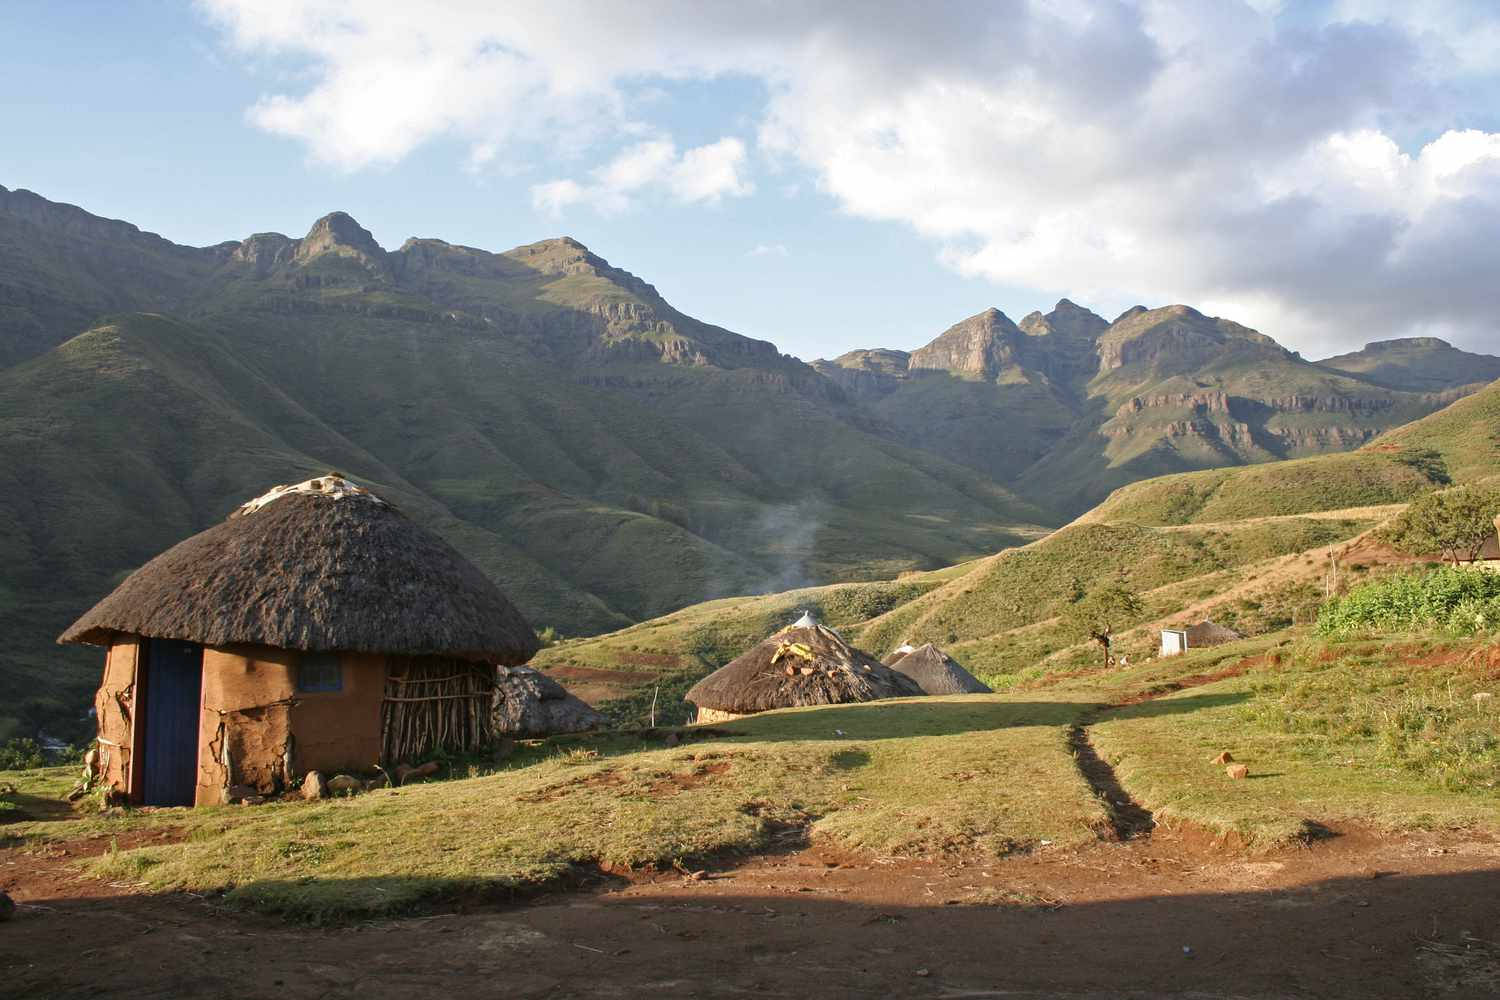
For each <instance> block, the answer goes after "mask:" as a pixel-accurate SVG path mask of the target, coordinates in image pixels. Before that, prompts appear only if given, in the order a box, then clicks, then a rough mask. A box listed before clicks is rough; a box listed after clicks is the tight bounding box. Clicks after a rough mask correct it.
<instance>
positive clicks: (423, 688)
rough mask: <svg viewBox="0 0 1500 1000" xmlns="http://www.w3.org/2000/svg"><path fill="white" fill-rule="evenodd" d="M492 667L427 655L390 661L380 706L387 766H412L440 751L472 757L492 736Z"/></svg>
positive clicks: (493, 670) (493, 676)
mask: <svg viewBox="0 0 1500 1000" xmlns="http://www.w3.org/2000/svg"><path fill="white" fill-rule="evenodd" d="M494 690H495V668H494V667H490V666H486V665H485V664H481V663H471V662H469V661H467V660H450V659H440V658H437V657H430V656H420V657H418V656H411V657H392V658H391V659H390V660H389V669H388V671H387V673H386V680H385V702H384V703H383V704H382V705H381V708H380V713H381V719H380V721H381V731H382V732H383V734H384V756H385V760H386V761H387V762H388V763H391V764H395V763H399V762H401V761H414V760H417V759H418V758H420V757H422V756H424V755H426V754H428V753H431V752H432V751H433V750H435V749H438V748H440V747H441V748H442V749H444V750H451V751H455V752H460V753H462V752H472V751H475V750H478V749H480V748H481V747H483V746H485V745H487V744H488V743H489V742H490V741H491V737H492V735H493V732H494V727H493V723H492V722H491V718H490V710H491V700H492V698H493V696H494Z"/></svg>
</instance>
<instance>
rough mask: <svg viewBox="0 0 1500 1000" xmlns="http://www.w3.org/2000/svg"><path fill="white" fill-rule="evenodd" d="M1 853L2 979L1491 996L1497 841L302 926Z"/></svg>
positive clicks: (1107, 848) (860, 865) (704, 992)
mask: <svg viewBox="0 0 1500 1000" xmlns="http://www.w3.org/2000/svg"><path fill="white" fill-rule="evenodd" d="M99 847H100V845H98V844H92V843H78V844H73V845H67V847H66V849H67V850H68V851H69V854H68V856H66V857H65V856H62V855H60V854H57V853H56V852H54V854H53V856H52V857H40V858H38V857H33V856H29V855H23V854H20V853H18V851H16V850H14V849H12V850H9V851H4V852H0V873H4V874H0V878H3V880H4V884H5V885H6V886H7V887H8V888H9V890H10V891H11V892H12V894H13V895H14V896H15V897H16V899H17V901H18V902H20V903H22V906H21V908H20V909H19V910H18V911H17V916H16V918H15V919H13V920H12V921H10V922H9V923H6V924H0V996H4V997H7V998H9V997H36V998H45V997H86V996H87V997H132V998H151V997H181V996H236V997H268V998H276V1000H297V998H304V997H306V998H320V1000H334V998H357V1000H381V998H385V997H405V998H410V997H425V996H439V995H446V996H458V997H488V996H503V997H588V998H595V997H598V998H606V997H636V996H646V997H741V996H747V995H753V996H761V997H809V996H818V997H930V998H940V1000H941V998H950V1000H957V998H980V997H1007V998H1011V1000H1015V998H1029V997H1043V996H1048V997H1054V996H1062V997H1074V998H1083V997H1088V998H1094V997H1099V998H1102V997H1182V998H1186V997H1196V998H1199V1000H1207V998H1218V997H1222V998H1227V997H1371V996H1392V997H1396V996H1399V997H1421V996H1438V997H1492V996H1495V995H1497V992H1500V944H1497V942H1496V937H1497V934H1496V919H1497V917H1500V839H1496V838H1494V837H1477V836H1465V835H1459V834H1442V835H1439V834H1423V835H1418V836H1402V837H1379V836H1374V835H1370V834H1365V833H1362V832H1359V831H1346V832H1345V835H1343V836H1340V837H1336V838H1335V839H1333V840H1330V841H1327V842H1325V843H1322V844H1319V845H1317V846H1315V847H1312V848H1302V849H1289V850H1286V851H1282V852H1278V853H1274V854H1267V855H1253V856H1251V855H1244V854H1241V853H1238V852H1234V851H1225V850H1223V849H1220V848H1216V847H1215V846H1213V845H1212V844H1211V843H1209V841H1208V840H1207V838H1202V837H1194V836H1191V835H1186V834H1183V833H1181V832H1174V831H1162V830H1158V831H1157V833H1156V835H1155V836H1154V837H1152V838H1150V839H1149V840H1133V841H1125V842H1122V843H1101V844H1099V845H1098V846H1097V847H1093V848H1090V849H1087V850H1084V851H1081V852H1080V851H1061V850H1059V851H1052V850H1048V849H1043V850H1041V851H1039V852H1037V853H1036V854H1033V855H1030V856H1026V857H1018V858H1013V859H1010V860H1007V861H1003V862H992V863H989V864H983V865H976V864H965V863H962V862H959V861H947V862H932V863H913V862H894V861H890V860H889V859H879V858H870V857H862V856H854V855H849V854H846V853H841V852H837V851H833V850H830V849H828V848H826V847H824V846H821V845H816V844H815V845H814V846H812V847H810V848H808V849H805V850H802V851H800V852H797V853H794V854H791V855H785V856H779V857H778V856H767V857H755V858H750V859H747V860H746V861H745V863H743V864H741V865H739V866H738V867H735V868H733V869H728V870H724V871H721V872H715V873H710V874H708V875H706V876H705V877H703V878H702V879H701V880H693V879H690V878H684V877H683V876H681V875H679V874H677V873H675V872H674V873H667V874H661V875H653V874H651V873H636V874H634V875H632V876H630V877H629V878H619V879H616V880H615V881H614V882H613V883H612V884H610V885H607V886H603V887H601V888H600V889H598V890H597V891H592V892H574V893H564V894H558V895H555V896H551V897H545V898H542V899H539V900H533V901H532V902H530V903H528V904H525V905H518V906H512V907H496V906H476V907H454V908H452V910H451V912H439V913H435V914H432V915H429V916H425V917H420V918H416V919H408V920H398V921H388V922H381V923H375V924H364V925H360V926H355V927H345V928H339V929H309V928H303V927H295V926H290V925H287V924H283V923H280V922H278V921H275V920H272V919H269V918H263V917H254V916H245V915H240V914H237V913H234V912H231V911H228V910H226V909H224V908H223V907H222V906H220V905H218V904H216V903H215V901H214V900H212V899H201V898H196V897H191V896H186V895H167V896H152V895H145V894H138V893H135V892H133V891H132V890H130V889H129V888H111V887H109V886H107V885H105V884H103V883H99V882H91V881H88V880H79V879H77V877H76V876H74V875H72V874H71V872H70V870H69V869H68V867H67V865H68V862H69V859H70V858H74V859H76V857H77V856H78V855H79V854H80V853H85V852H88V851H92V850H94V849H97V848H99Z"/></svg>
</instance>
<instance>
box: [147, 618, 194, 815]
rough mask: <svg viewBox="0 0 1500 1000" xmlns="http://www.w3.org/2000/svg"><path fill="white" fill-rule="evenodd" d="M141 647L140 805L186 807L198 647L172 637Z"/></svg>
mask: <svg viewBox="0 0 1500 1000" xmlns="http://www.w3.org/2000/svg"><path fill="white" fill-rule="evenodd" d="M145 645H146V671H145V685H144V690H143V692H142V694H143V697H144V699H145V711H144V713H143V715H142V718H143V720H144V722H145V727H144V728H145V731H144V732H143V733H142V734H141V749H140V760H141V774H140V797H141V803H142V804H143V805H148V806H190V805H192V804H193V800H194V797H195V796H196V794H197V789H198V727H199V717H200V715H201V708H202V701H203V647H202V646H200V645H198V644H197V643H195V642H180V641H178V640H175V639H151V640H148V641H147V642H146V644H145Z"/></svg>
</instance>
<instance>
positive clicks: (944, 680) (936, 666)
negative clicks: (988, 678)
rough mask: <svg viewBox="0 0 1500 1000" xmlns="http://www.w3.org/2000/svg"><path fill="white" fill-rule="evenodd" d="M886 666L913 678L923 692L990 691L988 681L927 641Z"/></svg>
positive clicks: (967, 692)
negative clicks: (984, 680)
mask: <svg viewBox="0 0 1500 1000" xmlns="http://www.w3.org/2000/svg"><path fill="white" fill-rule="evenodd" d="M890 667H891V669H892V670H894V671H896V672H897V673H900V674H905V675H906V676H908V677H910V678H911V679H912V680H914V681H916V682H917V684H918V685H919V686H920V687H921V688H922V692H923V693H924V694H989V693H991V690H990V687H989V685H987V684H985V683H984V682H983V681H981V680H980V679H979V678H978V677H975V676H974V675H973V674H971V673H969V672H968V671H967V670H965V669H964V668H963V667H961V666H959V665H958V663H957V662H955V661H954V659H953V657H951V656H949V655H948V654H947V653H945V652H943V651H942V650H941V649H938V648H937V647H936V646H934V645H933V644H932V643H930V642H929V643H925V644H924V645H921V646H918V647H917V648H916V649H913V650H912V651H911V652H909V653H907V654H906V655H904V656H902V657H901V658H900V659H898V660H896V661H895V662H894V663H892V664H890Z"/></svg>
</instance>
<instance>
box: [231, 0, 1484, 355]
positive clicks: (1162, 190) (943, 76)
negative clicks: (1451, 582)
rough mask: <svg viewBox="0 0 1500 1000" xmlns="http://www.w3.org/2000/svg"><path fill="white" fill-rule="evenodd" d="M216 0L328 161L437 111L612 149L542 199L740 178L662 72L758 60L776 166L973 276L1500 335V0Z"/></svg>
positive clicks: (686, 193) (1287, 322)
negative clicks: (292, 69)
mask: <svg viewBox="0 0 1500 1000" xmlns="http://www.w3.org/2000/svg"><path fill="white" fill-rule="evenodd" d="M203 2H204V4H205V6H206V8H207V9H208V10H209V11H210V12H211V14H212V16H214V17H215V18H216V19H217V20H218V21H219V22H220V23H221V24H222V25H223V26H224V28H225V30H226V32H227V34H228V36H229V37H230V38H231V40H232V42H233V44H234V45H236V46H237V47H239V48H240V49H242V50H244V51H245V52H247V53H252V54H256V55H266V54H269V55H273V56H277V57H284V58H291V59H295V60H302V61H305V69H306V70H307V71H308V72H309V73H310V76H307V77H305V79H307V80H310V81H311V82H309V83H306V84H305V85H302V86H300V87H288V88H286V89H287V92H286V93H277V94H271V95H267V96H266V97H264V98H263V99H262V100H260V101H259V102H258V103H257V104H256V105H255V106H254V107H253V108H252V109H251V111H250V114H251V119H252V121H254V122H255V123H256V124H257V125H259V126H260V127H262V128H265V129H267V130H269V131H272V132H275V133H277V134H281V135H286V136H289V137H292V138H295V139H297V140H299V141H301V142H303V143H305V144H306V145H307V148H308V150H309V152H310V154H311V155H312V156H313V157H314V158H315V159H317V160H319V161H322V162H325V163H328V164H330V165H332V166H334V167H337V168H339V169H344V170H356V169H361V168H364V167H369V166H379V165H383V164H389V163H393V162H396V161H398V160H400V159H401V158H402V157H404V156H406V155H407V154H408V153H410V152H411V151H412V150H414V149H416V148H417V147H418V146H420V145H422V144H424V143H427V142H430V141H432V140H434V139H436V138H439V137H448V138H455V137H456V138H458V139H460V140H462V141H464V142H466V143H468V144H469V146H470V152H469V154H468V163H469V165H470V168H471V169H484V168H485V165H486V164H487V163H490V162H491V161H493V160H495V159H497V158H508V157H513V156H514V155H515V153H514V152H513V150H515V149H520V148H525V145H526V144H527V143H536V142H538V141H539V140H545V141H546V142H548V144H549V146H550V147H552V148H554V149H555V150H556V157H558V162H565V161H566V160H567V158H568V157H574V158H575V159H576V158H577V157H579V156H583V155H588V156H590V157H595V158H597V157H599V156H601V155H603V156H604V157H606V158H607V162H604V163H603V165H602V166H599V167H597V168H595V169H593V170H588V171H582V172H580V173H579V174H578V175H577V177H576V179H556V180H551V181H548V182H546V183H542V184H538V185H536V186H535V187H533V188H532V197H533V200H534V202H535V203H536V204H537V205H538V206H539V207H541V208H543V209H544V210H547V211H552V212H562V211H565V210H567V209H569V208H571V207H574V206H578V205H585V204H586V205H591V206H593V207H595V208H597V209H598V210H600V211H604V212H618V211H622V210H625V209H627V208H629V207H631V206H632V205H634V204H636V203H637V202H638V201H639V200H640V199H642V198H643V197H646V196H648V195H649V196H654V197H668V198H674V199H677V200H679V201H683V202H688V203H712V202H715V201H717V200H719V199H722V198H726V197H741V196H744V195H747V194H749V193H750V192H751V190H752V186H751V184H750V181H749V180H748V178H747V173H746V160H747V151H746V149H745V145H744V143H743V142H742V141H741V140H739V139H736V138H724V139H721V140H719V141H718V142H715V143H711V144H708V145H705V146H699V147H696V148H693V149H687V150H685V151H681V152H679V151H678V150H677V148H676V146H675V145H674V144H673V143H672V141H671V140H670V139H667V138H662V136H664V135H665V134H666V133H667V131H668V129H667V125H666V123H663V122H655V121H651V120H649V116H650V115H651V114H653V113H657V112H658V111H659V107H660V105H661V103H662V102H661V101H659V100H658V99H657V98H656V97H655V96H653V95H654V94H655V93H656V92H657V91H658V90H659V87H660V86H661V85H663V84H669V83H675V84H682V83H685V82H692V81H704V80H710V79H715V78H718V77H721V76H723V75H726V74H737V75H741V76H748V77H752V78H755V79H757V80H759V81H761V82H762V83H763V85H764V88H765V92H766V94H767V95H769V96H768V97H767V99H766V104H765V106H764V107H763V108H762V109H761V111H760V115H759V122H758V129H759V132H758V142H759V146H760V149H761V151H762V152H763V153H765V154H766V156H767V157H769V160H768V163H769V165H770V167H771V169H773V170H774V169H776V168H777V167H778V165H797V166H801V167H803V168H805V169H808V170H810V171H811V172H812V174H813V175H814V176H815V178H816V179H817V182H818V185H819V187H820V189H821V190H822V191H823V192H825V193H826V194H827V195H829V196H831V197H832V198H834V199H835V200H836V201H837V203H838V204H839V205H840V206H841V207H842V209H843V210H845V211H847V212H849V213H852V214H855V215H858V216H861V217H865V218H870V219H882V220H890V221H893V222H897V223H901V224H905V225H909V226H911V227H913V228H914V229H915V230H917V231H918V232H920V233H922V234H924V235H925V236H927V237H928V238H930V239H931V240H932V241H933V242H934V244H935V247H936V250H937V252H938V253H939V254H940V255H941V257H942V259H943V260H945V261H947V262H948V263H949V264H950V265H951V266H953V267H954V268H956V269H958V270H960V271H962V272H964V273H968V274H974V275H980V276H984V277H987V278H992V279H994V280H996V281H998V282H1003V283H1005V284H1007V285H1011V286H1026V287H1031V288H1034V289H1037V290H1038V292H1039V294H1040V293H1042V292H1046V293H1065V294H1068V295H1070V296H1072V297H1075V298H1078V299H1080V300H1082V301H1087V300H1088V299H1090V298H1097V299H1103V300H1119V299H1122V298H1128V299H1139V300H1143V301H1147V302H1161V301H1165V300H1187V301H1191V302H1193V303H1194V304H1198V305H1201V306H1203V307H1206V308H1212V309H1222V310H1223V311H1225V312H1226V313H1231V314H1233V315H1235V316H1236V318H1240V319H1242V320H1243V321H1245V322H1249V323H1252V324H1255V325H1257V326H1260V327H1261V328H1262V329H1265V330H1266V331H1267V332H1269V333H1272V334H1274V335H1276V336H1278V337H1280V338H1282V339H1284V340H1288V341H1290V342H1292V343H1294V344H1295V345H1296V346H1299V347H1302V348H1303V349H1304V350H1306V351H1308V352H1309V353H1312V352H1316V351H1317V350H1320V349H1333V348H1337V347H1344V346H1347V345H1349V344H1354V343H1358V342H1360V341H1362V340H1365V339H1374V338H1377V337H1382V336H1389V335H1398V334H1401V333H1403V332H1414V331H1428V330H1442V331H1445V332H1446V333H1449V334H1451V335H1453V336H1454V337H1456V338H1457V339H1459V340H1460V341H1464V342H1467V343H1468V344H1470V345H1474V346H1489V347H1490V349H1492V350H1493V349H1494V334H1495V330H1494V292H1493V285H1494V284H1495V275H1494V267H1493V263H1492V261H1493V247H1494V246H1495V245H1496V244H1497V243H1500V160H1497V156H1496V144H1497V142H1500V134H1497V133H1496V132H1490V131H1486V128H1495V127H1496V126H1495V124H1494V119H1493V118H1490V119H1488V120H1487V119H1484V118H1483V117H1481V116H1482V115H1484V114H1486V113H1490V108H1492V107H1493V106H1495V102H1494V101H1493V100H1484V99H1481V98H1482V97H1483V96H1484V95H1488V96H1489V97H1494V96H1495V95H1496V94H1500V45H1496V44H1493V41H1494V40H1495V39H1497V38H1500V13H1497V12H1496V11H1495V9H1494V8H1493V7H1492V6H1490V5H1486V4H1483V3H1475V4H1463V3H1459V2H1450V3H1437V4H1433V5H1427V4H1423V5H1410V4H1403V3H1397V2H1395V0H1340V2H1339V3H1334V4H1329V5H1323V6H1320V7H1306V6H1304V5H1298V4H1281V3H1277V2H1275V0H1269V2H1256V3H1253V4H1251V3H1246V4H1243V5H1240V4H1235V3H1231V2H1224V3H1215V4H1205V3H1201V2H1198V0H1141V2H1138V3H1131V2H1110V0H1097V2H1096V0H1049V2H1045V3H1044V2H1041V0H1037V2H1033V3H1015V4H1004V5H1002V4H963V5H945V6H941V7H936V8H935V7H932V6H931V5H923V4H915V3H911V4H907V3H886V4H873V3H872V4H859V5H852V4H843V3H838V2H835V0H824V2H818V0H809V2H807V3H799V4H788V5H759V4H744V3H737V2H728V0H725V2H718V3H703V2H691V3H690V2H688V0H654V2H642V3H637V4H631V5H624V4H587V3H582V2H581V0H554V2H552V3H549V4H532V5H519V6H517V5H509V6H505V7H496V6H495V5H493V4H489V3H484V2H480V0H443V2H434V3H431V4H427V5H409V4H402V3H397V2H396V0H364V2H361V3H359V4H357V5H355V4H346V3H340V2H336V0H300V2H298V0H293V2H288V3H283V4H278V5H274V6H272V7H267V6H266V5H264V4H261V3H257V2H254V0H203ZM1414 11H1419V12H1420V13H1413V12H1414ZM726 131H740V128H739V126H738V125H737V124H735V125H733V127H732V128H731V127H729V123H728V122H726ZM559 144H561V146H560V148H559ZM601 150H607V152H604V153H602V154H601V152H600V151H601ZM585 162H587V161H585ZM595 162H597V159H596V160H595ZM554 169H555V168H554ZM563 172H572V171H563Z"/></svg>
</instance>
